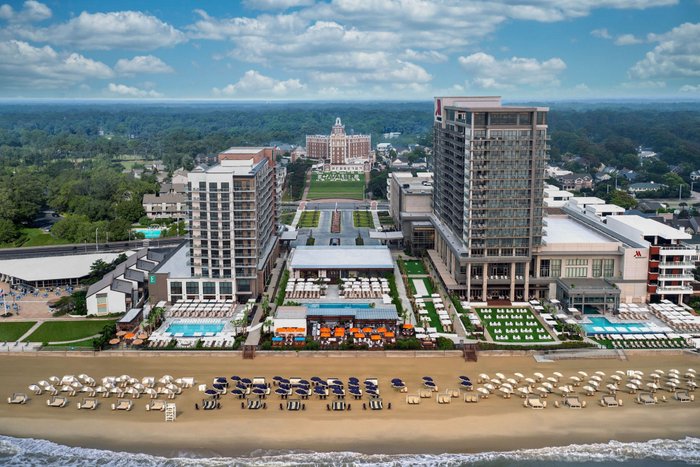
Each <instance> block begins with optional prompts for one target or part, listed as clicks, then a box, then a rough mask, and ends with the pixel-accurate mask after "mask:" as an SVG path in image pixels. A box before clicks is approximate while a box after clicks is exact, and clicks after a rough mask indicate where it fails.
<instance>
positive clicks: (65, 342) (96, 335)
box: [49, 334, 102, 345]
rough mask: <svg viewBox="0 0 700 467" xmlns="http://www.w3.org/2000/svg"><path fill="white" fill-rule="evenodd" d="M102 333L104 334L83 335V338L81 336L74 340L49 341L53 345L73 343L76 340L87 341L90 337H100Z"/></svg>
mask: <svg viewBox="0 0 700 467" xmlns="http://www.w3.org/2000/svg"><path fill="white" fill-rule="evenodd" d="M101 335H102V334H95V335H94V336H88V337H83V338H80V339H74V340H72V341H62V342H49V344H52V345H53V344H56V345H61V344H73V343H75V342H82V341H86V340H88V339H97V338H98V337H100V336H101Z"/></svg>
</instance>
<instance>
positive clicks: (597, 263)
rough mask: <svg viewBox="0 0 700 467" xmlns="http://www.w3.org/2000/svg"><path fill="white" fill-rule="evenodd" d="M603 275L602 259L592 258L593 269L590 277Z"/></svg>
mask: <svg viewBox="0 0 700 467" xmlns="http://www.w3.org/2000/svg"><path fill="white" fill-rule="evenodd" d="M602 275H603V260H602V259H594V260H593V271H592V272H591V276H592V277H601V276H602Z"/></svg>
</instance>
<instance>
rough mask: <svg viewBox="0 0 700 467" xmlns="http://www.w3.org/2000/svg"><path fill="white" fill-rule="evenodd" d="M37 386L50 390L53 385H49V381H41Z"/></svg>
mask: <svg viewBox="0 0 700 467" xmlns="http://www.w3.org/2000/svg"><path fill="white" fill-rule="evenodd" d="M37 385H39V386H40V387H42V388H44V389H46V388H48V387H49V386H51V383H49V382H48V381H45V380H43V379H42V380H41V381H39V382H38V383H37Z"/></svg>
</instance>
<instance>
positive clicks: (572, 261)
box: [566, 258, 588, 266]
mask: <svg viewBox="0 0 700 467" xmlns="http://www.w3.org/2000/svg"><path fill="white" fill-rule="evenodd" d="M566 265H567V266H588V260H587V259H581V258H574V259H567V260H566Z"/></svg>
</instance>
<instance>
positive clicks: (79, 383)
mask: <svg viewBox="0 0 700 467" xmlns="http://www.w3.org/2000/svg"><path fill="white" fill-rule="evenodd" d="M70 385H71V386H72V387H74V388H75V389H80V388H82V387H83V383H81V382H80V381H73V382H72V383H70Z"/></svg>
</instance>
